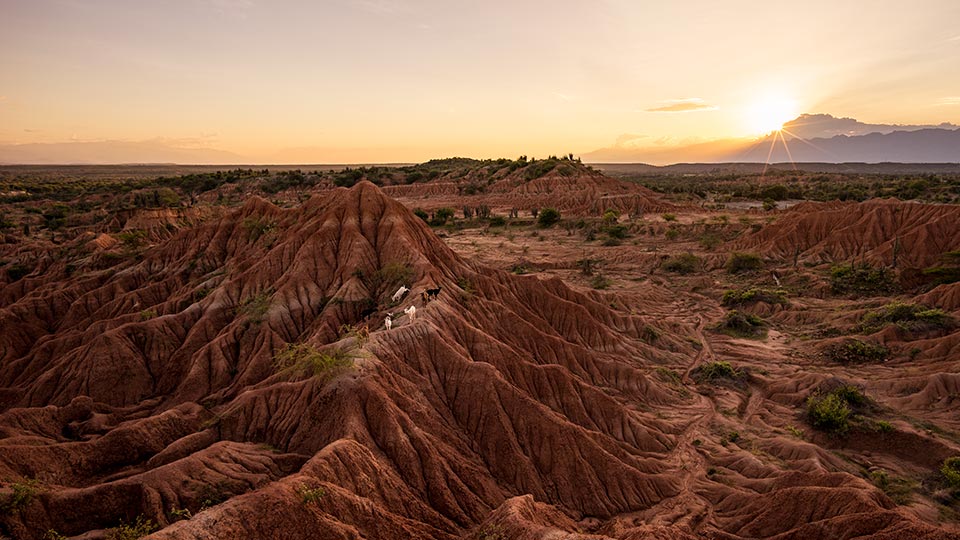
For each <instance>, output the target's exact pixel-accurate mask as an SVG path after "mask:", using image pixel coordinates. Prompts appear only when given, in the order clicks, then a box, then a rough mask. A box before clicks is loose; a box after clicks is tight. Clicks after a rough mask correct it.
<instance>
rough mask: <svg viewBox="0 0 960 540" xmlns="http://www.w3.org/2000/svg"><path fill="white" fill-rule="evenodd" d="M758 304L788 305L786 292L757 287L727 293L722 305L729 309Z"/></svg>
mask: <svg viewBox="0 0 960 540" xmlns="http://www.w3.org/2000/svg"><path fill="white" fill-rule="evenodd" d="M757 302H765V303H767V304H781V305H786V304H787V303H788V302H787V297H786V292H785V291H783V290H776V291H771V290H769V289H758V288H755V287H753V288H750V289H740V290H735V291H734V290H729V291H726V292H724V293H723V298H722V300H721V303H722V304H723V305H725V306H727V307H736V306H745V305H749V304H754V303H757Z"/></svg>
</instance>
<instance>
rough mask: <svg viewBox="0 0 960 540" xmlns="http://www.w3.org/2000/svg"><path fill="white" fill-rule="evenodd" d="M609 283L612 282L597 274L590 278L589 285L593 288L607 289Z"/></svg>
mask: <svg viewBox="0 0 960 540" xmlns="http://www.w3.org/2000/svg"><path fill="white" fill-rule="evenodd" d="M611 284H613V282H612V281H611V280H609V279H607V278H605V277H603V275H602V274H597V275H595V276H593V279H591V280H590V286H591V287H593V288H594V289H601V290H602V289H609V288H610V285H611Z"/></svg>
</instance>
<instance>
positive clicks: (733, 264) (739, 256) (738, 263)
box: [727, 253, 763, 274]
mask: <svg viewBox="0 0 960 540" xmlns="http://www.w3.org/2000/svg"><path fill="white" fill-rule="evenodd" d="M761 269H763V261H762V260H761V259H760V256H759V255H757V254H756V253H731V254H730V257H729V258H728V259H727V272H729V273H731V274H743V273H746V272H755V271H757V270H761Z"/></svg>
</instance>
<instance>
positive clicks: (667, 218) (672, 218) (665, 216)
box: [660, 214, 677, 221]
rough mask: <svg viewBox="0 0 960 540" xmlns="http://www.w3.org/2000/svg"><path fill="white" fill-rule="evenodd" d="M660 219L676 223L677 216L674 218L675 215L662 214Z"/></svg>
mask: <svg viewBox="0 0 960 540" xmlns="http://www.w3.org/2000/svg"><path fill="white" fill-rule="evenodd" d="M660 217H662V218H663V220H664V221H676V220H677V216H676V215H675V214H662V215H661V216H660Z"/></svg>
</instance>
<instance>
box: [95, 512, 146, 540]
mask: <svg viewBox="0 0 960 540" xmlns="http://www.w3.org/2000/svg"><path fill="white" fill-rule="evenodd" d="M155 530H157V526H156V524H154V523H153V521H151V520H149V519H147V518H145V517H143V516H142V515H139V516H137V519H136V520H135V521H134V522H133V523H121V524H120V525H117V526H116V527H112V528H110V529H107V534H106V536H105V537H104V538H106V540H137V539H138V538H143V537H144V536H147V535H148V534H150V533H152V532H153V531H155Z"/></svg>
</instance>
